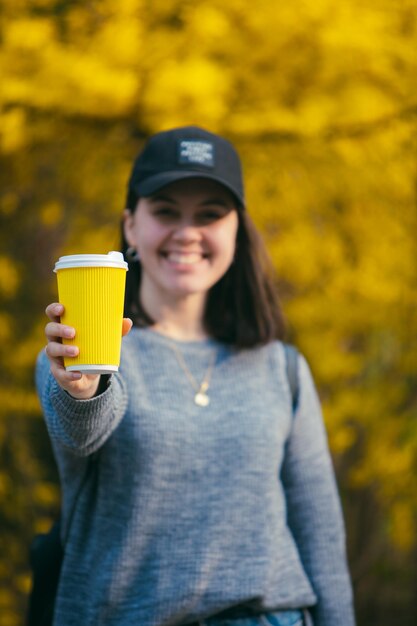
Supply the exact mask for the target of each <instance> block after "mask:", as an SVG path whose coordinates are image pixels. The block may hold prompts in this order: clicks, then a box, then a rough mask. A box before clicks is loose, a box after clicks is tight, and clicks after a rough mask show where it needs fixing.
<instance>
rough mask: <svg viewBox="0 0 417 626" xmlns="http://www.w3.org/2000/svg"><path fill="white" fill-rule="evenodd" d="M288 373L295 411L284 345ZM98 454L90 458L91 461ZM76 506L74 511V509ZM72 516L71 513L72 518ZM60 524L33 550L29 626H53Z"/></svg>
mask: <svg viewBox="0 0 417 626" xmlns="http://www.w3.org/2000/svg"><path fill="white" fill-rule="evenodd" d="M284 348H285V360H286V372H287V378H288V383H289V386H290V390H291V398H292V409H293V411H295V410H296V408H297V403H298V391H299V390H298V364H297V361H298V352H297V350H296V348H294V347H293V346H291V345H288V344H284ZM94 456H95V455H93V456H92V457H89V460H90V461H91V462H92V461H93V460H94V458H93V457H94ZM91 462H90V463H89V464H88V466H87V470H86V472H85V475H84V479H83V481H82V483H81V485H80V488H79V490H78V493H77V496H76V498H75V504H76V502H77V500H78V497H79V495H80V493H81V489H82V487H83V485H84V484H85V481H86V479H87V476H88V474H89V471H90V469H91ZM75 504H74V507H73V511H72V513H73V512H74V509H75ZM70 517H72V514H71V516H70ZM60 530H61V521H60V519H58V520H57V521H56V522H55V524H54V525H53V526H52V528H51V530H50V531H49V533H47V534H45V535H37V536H36V537H35V539H34V541H33V543H32V546H31V549H30V566H31V569H32V589H31V592H30V595H29V608H28V617H27V622H26V626H52V623H53V617H54V607H55V598H56V593H57V589H58V583H59V575H60V572H61V565H62V560H63V558H64V550H63V547H62V542H61V537H60Z"/></svg>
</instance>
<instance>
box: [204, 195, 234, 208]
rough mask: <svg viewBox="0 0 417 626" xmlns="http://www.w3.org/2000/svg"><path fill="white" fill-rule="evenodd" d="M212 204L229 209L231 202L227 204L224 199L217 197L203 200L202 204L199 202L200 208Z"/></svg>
mask: <svg viewBox="0 0 417 626" xmlns="http://www.w3.org/2000/svg"><path fill="white" fill-rule="evenodd" d="M213 204H216V205H218V206H222V207H226V208H230V206H231V202H229V201H228V200H225V199H224V198H219V197H217V196H215V197H213V198H207V199H206V200H203V202H201V206H209V205H213Z"/></svg>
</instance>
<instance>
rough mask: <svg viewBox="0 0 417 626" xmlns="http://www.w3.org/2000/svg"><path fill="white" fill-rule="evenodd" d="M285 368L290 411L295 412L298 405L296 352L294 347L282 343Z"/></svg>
mask: <svg viewBox="0 0 417 626" xmlns="http://www.w3.org/2000/svg"><path fill="white" fill-rule="evenodd" d="M284 350H285V366H286V371H287V378H288V384H289V386H290V391H291V398H292V410H293V413H294V412H295V410H296V408H297V405H298V396H299V383H298V350H297V348H295V347H294V346H292V345H290V344H288V343H284Z"/></svg>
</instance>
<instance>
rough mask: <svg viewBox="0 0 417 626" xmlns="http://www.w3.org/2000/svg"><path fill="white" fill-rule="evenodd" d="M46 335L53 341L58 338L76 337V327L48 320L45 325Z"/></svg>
mask: <svg viewBox="0 0 417 626" xmlns="http://www.w3.org/2000/svg"><path fill="white" fill-rule="evenodd" d="M45 335H46V337H47V339H48V341H53V340H54V339H57V338H59V339H73V338H74V337H75V329H74V328H72V327H71V326H65V324H60V323H59V322H48V324H47V325H46V326H45Z"/></svg>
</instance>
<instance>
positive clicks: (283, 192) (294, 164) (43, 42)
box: [0, 0, 417, 626]
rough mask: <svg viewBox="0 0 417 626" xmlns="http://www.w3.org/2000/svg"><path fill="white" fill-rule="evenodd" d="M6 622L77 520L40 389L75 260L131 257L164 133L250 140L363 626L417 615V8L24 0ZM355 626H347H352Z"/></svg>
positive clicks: (14, 67) (13, 48) (7, 274)
mask: <svg viewBox="0 0 417 626" xmlns="http://www.w3.org/2000/svg"><path fill="white" fill-rule="evenodd" d="M1 13H2V15H1V17H2V22H1V26H2V37H1V51H0V59H1V68H2V77H1V82H2V89H1V93H0V101H1V110H0V146H1V156H0V181H1V196H0V219H1V231H0V242H1V250H0V302H1V309H0V363H1V377H0V413H1V415H0V541H1V544H0V549H1V551H0V625H1V626H20V625H21V624H23V623H24V613H25V608H26V602H27V594H28V590H29V588H30V574H29V570H28V548H29V544H30V541H31V539H32V537H33V535H34V533H37V532H42V531H45V530H47V529H48V527H49V525H50V524H51V521H52V520H53V518H54V516H55V515H56V513H57V511H58V510H59V488H58V483H57V473H56V468H55V465H54V461H53V458H52V454H51V450H50V447H49V442H48V438H47V434H46V431H45V427H44V424H43V420H42V417H41V413H40V409H39V404H38V401H37V398H36V395H35V391H34V385H33V370H34V362H35V358H36V354H37V352H38V351H39V350H40V349H41V348H42V347H43V345H44V338H43V327H44V324H45V317H44V308H45V306H46V304H47V303H49V302H51V301H54V300H55V299H56V287H55V277H54V274H53V273H52V267H53V264H54V262H55V260H56V259H57V258H58V256H60V255H61V254H65V253H75V252H97V253H105V252H107V251H108V250H111V249H117V247H118V229H119V219H120V215H121V211H122V209H123V208H124V197H125V185H126V180H127V177H128V173H129V169H130V163H131V160H132V158H133V157H134V155H135V154H136V153H137V152H138V150H139V149H140V147H141V146H142V144H143V141H144V140H145V139H146V137H147V136H149V134H151V133H152V132H154V131H158V130H161V129H165V128H168V127H171V126H173V125H182V124H198V125H202V126H205V127H207V128H209V129H211V130H213V131H215V132H220V133H222V134H225V135H226V136H227V137H229V138H230V139H231V140H232V141H233V142H234V143H235V144H236V146H237V147H238V149H239V151H240V153H241V155H242V159H243V163H244V169H245V175H246V184H247V196H248V205H249V211H250V213H251V215H252V216H253V218H254V220H255V222H256V224H257V225H258V227H259V228H260V229H261V231H262V233H263V235H264V237H265V239H266V242H267V245H268V248H269V251H270V254H271V256H272V259H273V262H274V264H275V267H276V271H277V284H278V288H279V290H280V293H281V299H282V304H283V307H284V310H285V313H286V317H287V320H288V327H289V338H290V339H291V340H292V341H294V342H295V343H296V344H297V345H298V346H299V347H300V349H301V350H302V351H303V352H304V353H305V355H306V356H307V358H308V360H309V362H310V364H311V367H312V370H313V372H314V375H315V377H316V380H317V384H318V387H319V392H320V396H321V398H322V402H323V409H324V414H325V419H326V423H327V426H328V431H329V439H330V444H331V449H332V454H333V458H334V463H335V467H336V471H337V477H338V482H339V486H340V490H341V493H342V498H343V507H344V512H345V518H346V524H347V531H348V548H349V560H350V566H351V571H352V576H353V582H354V587H355V595H356V607H357V615H358V623H359V626H373V625H375V626H376V625H378V626H388V625H397V624H402V626H411V625H415V624H416V623H417V583H416V581H417V546H416V520H417V517H416V509H417V489H416V464H417V423H416V418H417V367H416V366H417V359H416V342H415V336H416V330H417V324H416V322H417V264H416V254H417V202H416V195H417V167H416V166H417V151H416V148H417V92H416V76H417V4H416V2H415V0H292V1H291V2H286V3H284V2H276V1H271V0H257V2H253V1H248V0H228V1H227V2H224V0H201V1H199V2H195V1H187V0H184V1H178V0H118V2H115V1H114V0H100V1H99V0H72V1H70V0H3V3H2V8H1ZM335 626H338V625H335Z"/></svg>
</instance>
